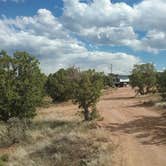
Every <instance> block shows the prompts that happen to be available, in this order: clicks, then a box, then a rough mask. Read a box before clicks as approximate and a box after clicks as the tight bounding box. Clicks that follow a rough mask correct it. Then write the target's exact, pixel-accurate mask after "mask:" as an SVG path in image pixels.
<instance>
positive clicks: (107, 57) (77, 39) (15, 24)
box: [0, 0, 166, 73]
mask: <svg viewBox="0 0 166 166" xmlns="http://www.w3.org/2000/svg"><path fill="white" fill-rule="evenodd" d="M155 2H156V1H155V0H141V1H140V0H112V1H109V0H81V1H79V0H35V1H34V0H0V41H1V45H0V49H5V50H7V51H8V52H9V53H10V54H12V52H14V51H16V50H25V51H28V52H30V53H32V54H33V55H35V56H36V57H37V58H38V59H39V60H40V61H41V68H42V70H43V71H44V72H46V73H51V72H55V71H56V70H58V69H59V68H61V67H68V66H70V65H76V66H79V67H81V68H82V69H87V68H95V69H97V70H103V71H105V72H109V66H110V64H113V70H114V72H115V73H129V72H130V71H131V69H132V66H133V65H134V64H136V63H147V62H151V63H154V64H155V65H156V67H157V69H158V70H162V69H164V68H165V67H166V23H164V22H165V19H166V10H165V9H166V1H164V0H159V1H157V2H158V3H157V4H156V3H155Z"/></svg>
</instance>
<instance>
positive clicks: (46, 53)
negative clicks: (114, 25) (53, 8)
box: [0, 9, 140, 73]
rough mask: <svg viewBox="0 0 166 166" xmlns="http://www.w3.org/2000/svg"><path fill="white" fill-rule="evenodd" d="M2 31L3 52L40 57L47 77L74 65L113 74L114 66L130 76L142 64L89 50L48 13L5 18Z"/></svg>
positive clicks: (132, 58)
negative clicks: (135, 66)
mask: <svg viewBox="0 0 166 166" xmlns="http://www.w3.org/2000/svg"><path fill="white" fill-rule="evenodd" d="M0 27H1V28H0V41H1V45H0V49H5V50H7V51H8V52H10V53H12V52H14V51H16V50H25V51H28V52H30V53H32V54H34V55H36V56H37V58H38V59H39V60H40V61H41V67H42V69H43V71H44V72H46V73H50V72H55V71H56V70H57V69H59V68H61V67H68V66H71V65H77V66H79V67H81V68H82V69H87V68H95V69H97V70H100V71H105V72H109V66H110V64H113V67H114V72H115V73H129V71H130V69H131V67H132V66H133V65H134V64H135V63H139V62H140V59H139V58H137V57H135V56H133V55H128V54H125V53H108V52H101V51H89V50H87V48H86V47H85V45H84V43H82V42H80V41H79V40H78V39H76V38H74V37H72V35H71V34H70V32H69V31H68V30H67V29H66V28H64V26H63V24H62V23H61V22H60V21H59V20H58V19H57V18H56V17H55V16H53V15H52V13H51V12H50V11H48V10H46V9H40V10H38V12H37V14H36V15H34V16H33V17H16V19H8V18H5V17H4V18H3V19H0ZM130 30H131V29H130V28H129V31H130ZM101 31H102V30H101ZM112 31H121V29H113V30H112ZM110 35H111V34H110ZM131 37H134V34H133V36H131ZM129 61H130V63H129Z"/></svg>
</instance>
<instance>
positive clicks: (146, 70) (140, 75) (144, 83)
mask: <svg viewBox="0 0 166 166" xmlns="http://www.w3.org/2000/svg"><path fill="white" fill-rule="evenodd" d="M130 84H131V86H132V87H133V88H138V93H140V94H141V95H144V94H147V93H149V92H151V91H153V89H154V88H155V87H156V70H155V68H154V65H153V64H150V63H147V64H141V65H135V66H134V69H133V70H132V74H131V76H130Z"/></svg>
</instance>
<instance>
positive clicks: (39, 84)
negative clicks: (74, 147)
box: [0, 51, 166, 122]
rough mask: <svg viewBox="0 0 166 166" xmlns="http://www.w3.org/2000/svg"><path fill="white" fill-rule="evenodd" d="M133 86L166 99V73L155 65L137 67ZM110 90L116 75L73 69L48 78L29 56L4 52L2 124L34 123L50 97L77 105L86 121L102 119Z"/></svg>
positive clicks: (0, 70)
mask: <svg viewBox="0 0 166 166" xmlns="http://www.w3.org/2000/svg"><path fill="white" fill-rule="evenodd" d="M130 84H131V86H132V87H133V88H137V90H138V93H140V94H142V95H144V94H147V93H151V92H153V93H155V92H159V93H160V94H161V96H162V97H163V99H166V71H164V72H161V73H158V72H157V71H156V69H155V68H154V66H153V65H152V64H142V65H135V66H134V69H133V71H132V74H131V76H130ZM109 87H114V75H113V74H108V75H105V74H104V72H96V71H95V70H94V69H93V70H92V69H89V70H87V71H80V69H79V68H76V67H70V68H67V69H60V70H58V71H57V72H55V73H54V74H50V75H49V76H46V75H45V74H43V73H42V72H41V71H40V68H39V61H38V60H37V59H36V58H35V57H33V56H32V55H30V54H29V53H27V52H15V53H14V54H13V56H9V55H8V54H7V52H5V51H1V52H0V121H4V122H8V120H9V119H11V118H18V119H32V118H33V117H34V116H35V115H36V111H35V110H36V107H38V106H39V105H40V104H41V102H42V100H43V97H44V96H47V95H49V96H50V97H51V98H52V100H53V102H64V101H68V100H71V101H73V103H76V104H78V106H79V108H81V109H82V110H83V115H84V119H85V120H91V119H93V118H95V117H96V116H97V115H98V113H97V109H96V104H97V102H98V100H99V98H100V96H101V92H102V89H104V88H109Z"/></svg>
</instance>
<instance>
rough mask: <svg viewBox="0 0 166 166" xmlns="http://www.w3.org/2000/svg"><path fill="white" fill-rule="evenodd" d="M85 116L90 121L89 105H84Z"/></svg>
mask: <svg viewBox="0 0 166 166" xmlns="http://www.w3.org/2000/svg"><path fill="white" fill-rule="evenodd" d="M84 118H85V120H86V121H88V120H89V119H90V118H89V110H88V107H84Z"/></svg>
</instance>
